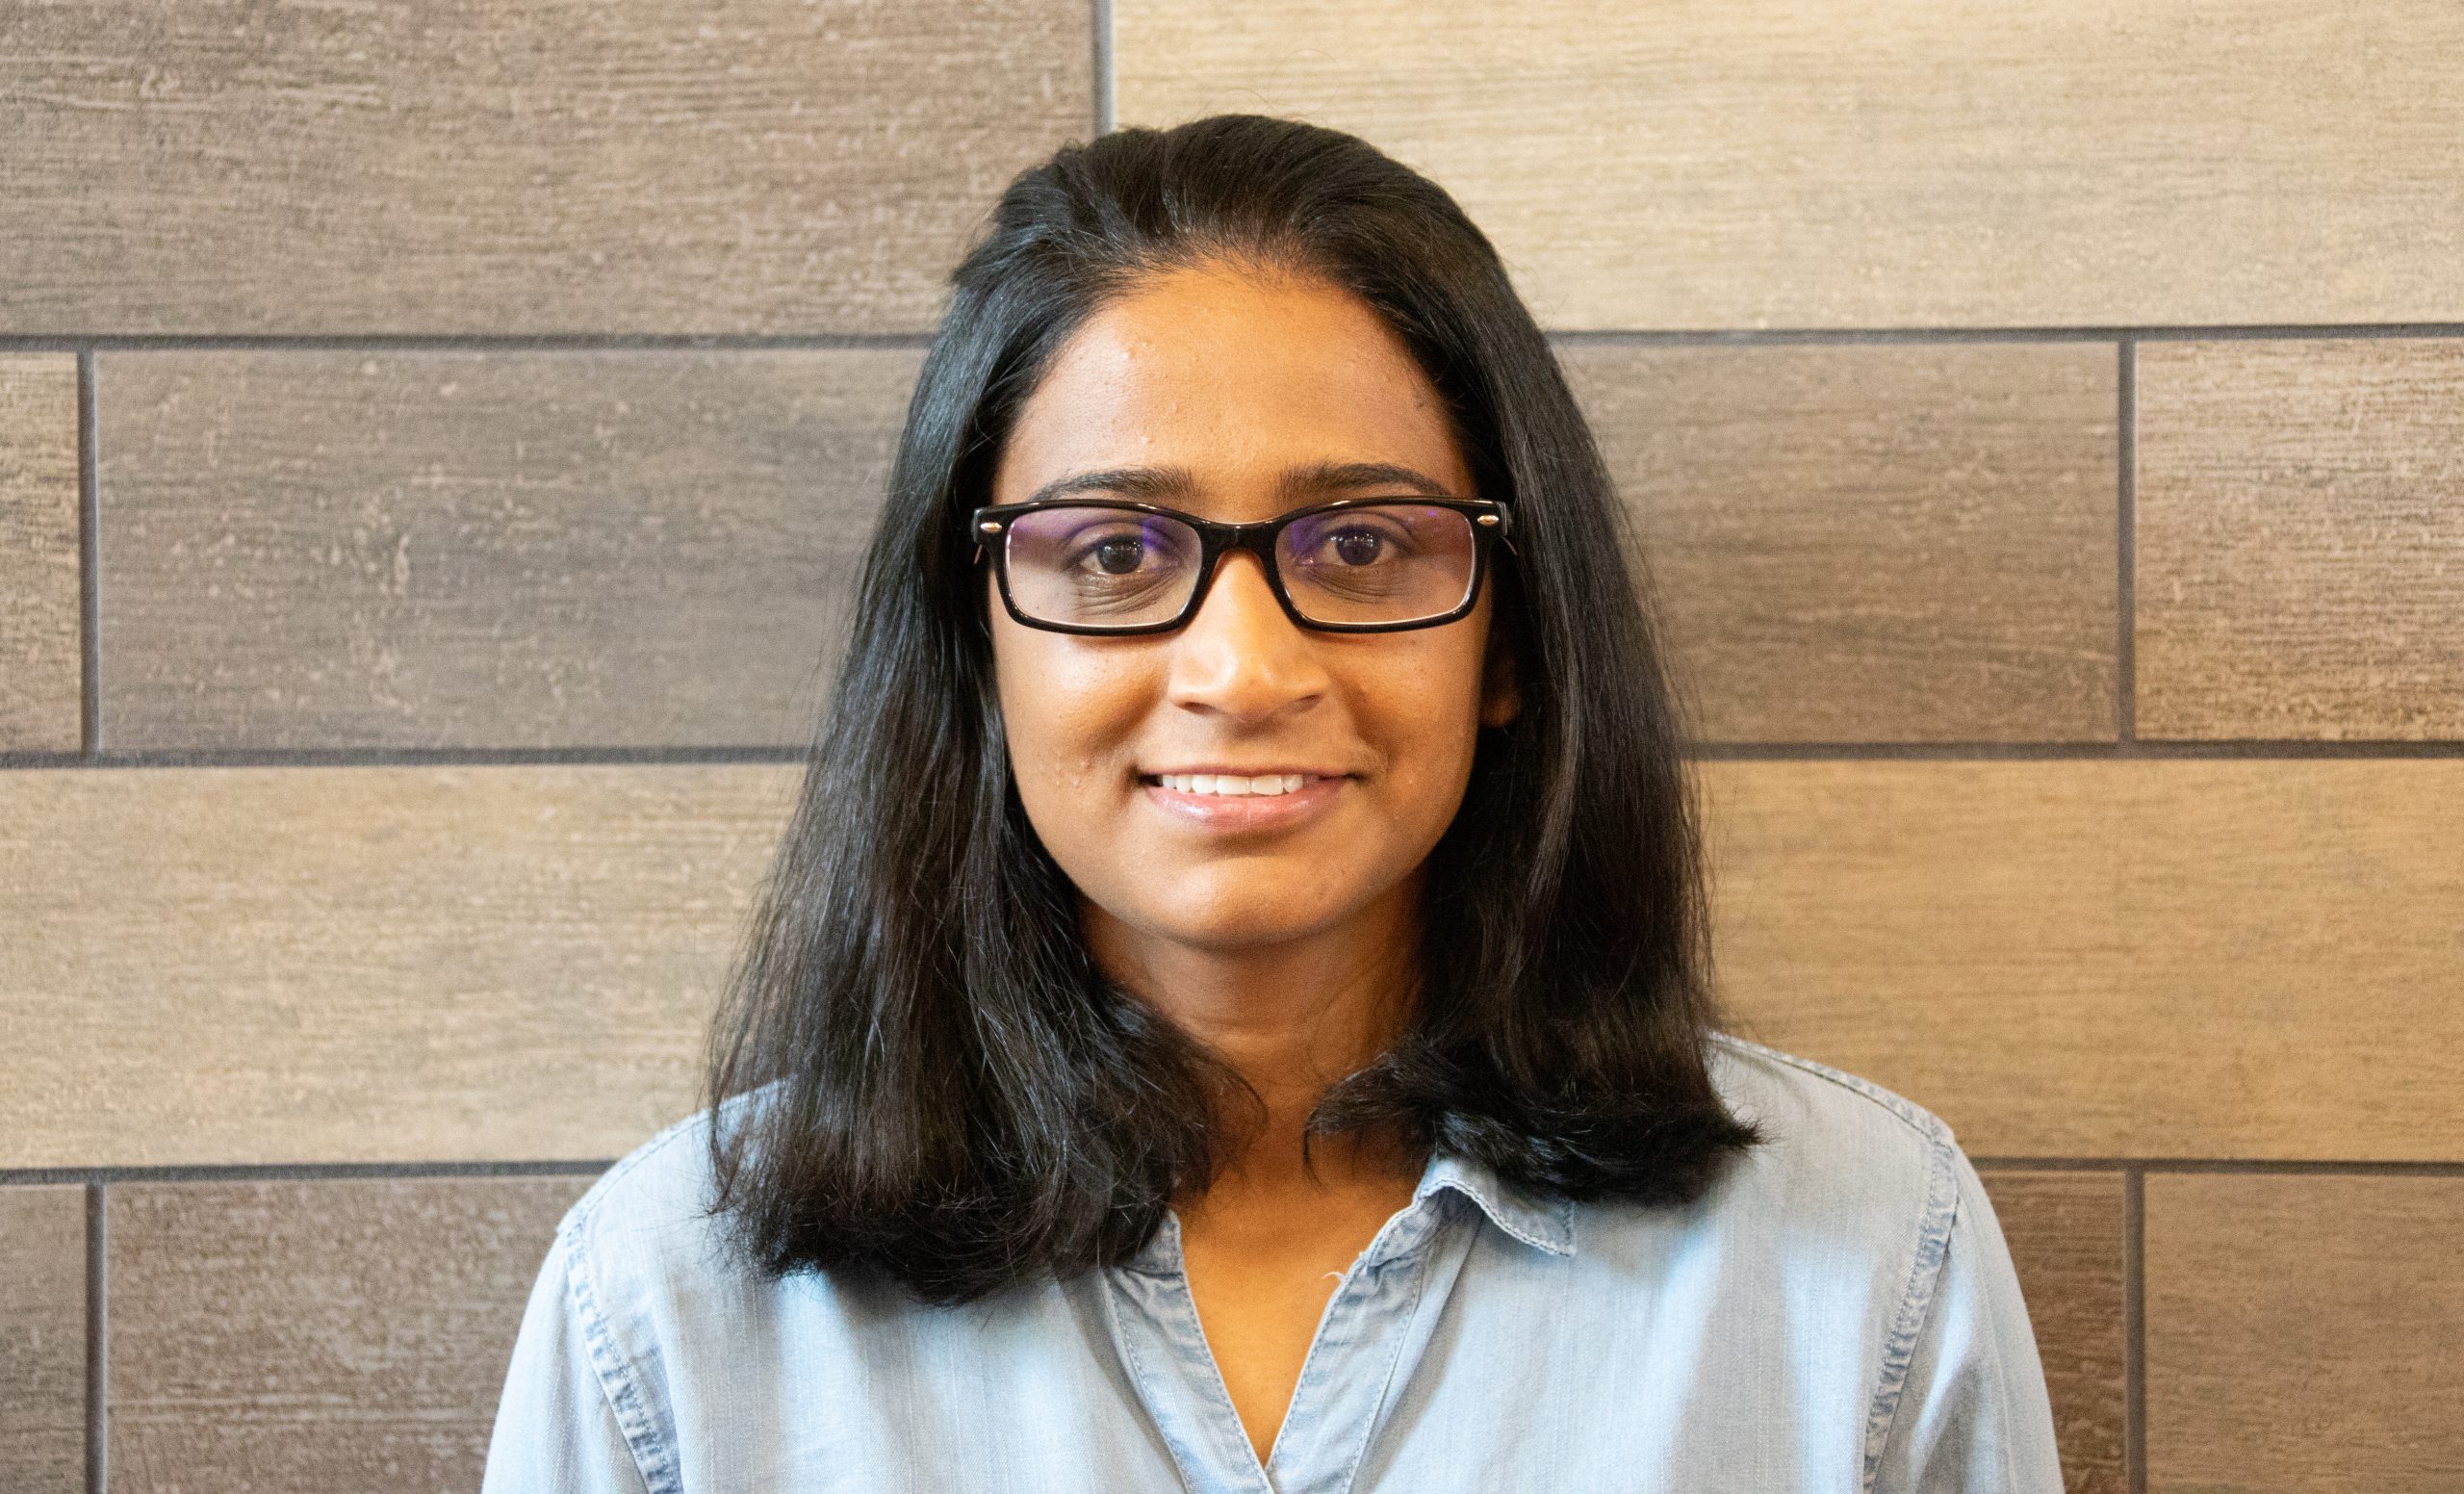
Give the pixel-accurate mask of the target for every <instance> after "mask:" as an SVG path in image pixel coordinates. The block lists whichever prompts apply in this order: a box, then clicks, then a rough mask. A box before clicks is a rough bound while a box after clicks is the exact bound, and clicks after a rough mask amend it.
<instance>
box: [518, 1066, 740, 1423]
mask: <svg viewBox="0 0 2464 1494" xmlns="http://www.w3.org/2000/svg"><path fill="white" fill-rule="evenodd" d="M749 1098H751V1096H747V1095H738V1096H736V1097H735V1098H733V1099H731V1100H730V1101H729V1102H728V1103H727V1104H726V1105H724V1106H722V1107H720V1109H719V1111H718V1112H717V1113H715V1114H714V1113H713V1112H712V1111H709V1110H702V1111H699V1112H696V1113H695V1114H693V1115H691V1116H687V1117H686V1118H684V1119H683V1120H679V1121H677V1122H676V1123H675V1124H673V1125H671V1126H668V1127H667V1128H666V1129H664V1130H662V1131H660V1132H659V1133H658V1134H657V1135H655V1136H653V1137H652V1138H651V1139H650V1140H648V1141H646V1142H644V1143H642V1145H640V1146H636V1147H634V1148H633V1149H632V1150H631V1151H630V1152H628V1153H627V1154H626V1155H625V1156H624V1157H623V1158H621V1159H620V1160H618V1161H617V1163H616V1164H615V1165H614V1166H613V1167H610V1168H609V1169H608V1170H607V1171H606V1172H604V1173H603V1174H601V1176H600V1177H599V1179H598V1181H596V1182H594V1183H593V1184H591V1186H590V1188H589V1190H588V1191H587V1192H585V1193H583V1195H582V1196H581V1197H580V1198H578V1199H576V1200H575V1202H574V1204H573V1206H572V1208H570V1209H569V1210H567V1211H566V1213H565V1216H564V1218H563V1220H562V1221H561V1222H559V1224H558V1225H557V1231H556V1243H557V1249H558V1250H559V1251H560V1252H561V1254H562V1256H563V1260H564V1265H565V1272H566V1278H567V1280H566V1291H567V1295H568V1298H569V1305H570V1308H571V1310H572V1312H573V1314H574V1316H575V1318H576V1320H577V1322H578V1326H579V1327H581V1329H582V1331H583V1333H584V1335H585V1337H586V1338H587V1339H588V1341H589V1342H591V1343H592V1344H593V1345H594V1355H595V1356H602V1357H603V1359H604V1360H605V1364H604V1365H603V1368H604V1369H606V1370H609V1371H612V1372H613V1373H614V1374H615V1375H616V1376H618V1377H619V1378H624V1379H629V1380H631V1381H633V1382H634V1387H635V1389H636V1390H637V1391H638V1392H639V1393H640V1394H641V1395H642V1396H643V1397H644V1398H645V1399H646V1401H648V1402H649V1403H651V1404H657V1403H660V1402H663V1401H664V1400H666V1398H667V1391H668V1390H669V1388H670V1387H669V1386H667V1385H666V1384H665V1383H664V1381H665V1380H666V1379H667V1378H668V1377H669V1375H670V1374H672V1373H674V1372H676V1371H678V1370H680V1368H681V1366H680V1362H679V1360H680V1355H681V1354H683V1353H685V1352H689V1351H690V1350H691V1348H692V1347H693V1345H695V1344H697V1343H699V1342H701V1341H703V1340H705V1339H710V1338H713V1337H714V1336H715V1337H718V1338H724V1337H726V1336H728V1335H729V1334H730V1333H731V1332H732V1331H735V1330H737V1329H739V1328H741V1327H743V1326H744V1325H745V1324H746V1323H747V1322H748V1321H757V1320H758V1319H760V1318H761V1317H762V1316H764V1315H765V1314H766V1313H767V1312H768V1311H769V1310H770V1309H771V1307H772V1306H773V1305H774V1300H775V1298H776V1295H777V1293H778V1291H779V1290H780V1287H779V1283H777V1282H775V1281H770V1280H766V1279H764V1278H763V1277H762V1276H761V1275H760V1274H759V1273H758V1272H757V1270H755V1269H754V1268H753V1267H752V1265H751V1264H750V1263H748V1262H746V1261H744V1260H743V1259H742V1258H741V1256H739V1255H738V1254H737V1253H736V1252H735V1250H734V1249H732V1245H731V1242H730V1240H729V1237H728V1234H727V1231H726V1228H725V1224H726V1221H725V1220H724V1218H723V1217H722V1216H720V1215H719V1214H718V1213H717V1212H716V1208H715V1205H716V1197H717V1194H716V1173H715V1172H714V1169H713V1167H712V1163H711V1156H710V1151H711V1139H712V1132H713V1129H714V1127H716V1126H718V1125H721V1124H732V1123H734V1122H735V1121H736V1120H738V1119H739V1118H740V1111H741V1108H742V1105H743V1103H744V1102H745V1101H746V1100H748V1099H749Z"/></svg>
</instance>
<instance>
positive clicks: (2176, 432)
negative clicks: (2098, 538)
mask: <svg viewBox="0 0 2464 1494" xmlns="http://www.w3.org/2000/svg"><path fill="white" fill-rule="evenodd" d="M2138 357H2139V374H2138V390H2139V405H2138V427H2139V441H2138V461H2139V474H2138V495H2137V517H2138V544H2137V550H2138V558H2137V567H2138V578H2139V583H2138V622H2137V629H2138V694H2139V708H2138V724H2139V734H2141V735H2143V736H2168V737H2207V738H2215V737H2307V738H2318V739H2326V740H2343V739H2349V738H2356V737H2361V738H2371V737H2377V738H2386V737H2395V738H2402V739H2407V740H2422V739H2425V738H2432V737H2444V738H2455V737H2464V502H2458V501H2457V495H2458V494H2459V493H2464V341H2455V340H2450V339H2432V338H2424V339H2385V340H2380V339H2361V338H2339V339H2332V340H2321V341H2315V342H2313V341H2301V342H2259V341H2234V342H2184V343H2147V344H2143V345H2142V346H2141V348H2140V349H2139V354H2138Z"/></svg>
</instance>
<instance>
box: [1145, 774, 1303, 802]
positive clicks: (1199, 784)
mask: <svg viewBox="0 0 2464 1494" xmlns="http://www.w3.org/2000/svg"><path fill="white" fill-rule="evenodd" d="M1161 778H1162V781H1163V785H1164V786H1165V787H1167V788H1169V789H1172V790H1173V791H1175V792H1177V793H1197V794H1224V795H1229V796H1231V797H1233V798H1239V797H1241V796H1243V795H1245V794H1267V795H1270V796H1271V795H1274V794H1288V793H1292V792H1294V791H1295V790H1296V789H1298V788H1299V787H1300V786H1301V785H1303V784H1305V783H1307V782H1309V775H1307V774H1305V773H1266V774H1261V775H1259V776H1258V777H1256V778H1245V777H1243V776H1242V775H1240V774H1237V773H1166V774H1162V775H1161Z"/></svg>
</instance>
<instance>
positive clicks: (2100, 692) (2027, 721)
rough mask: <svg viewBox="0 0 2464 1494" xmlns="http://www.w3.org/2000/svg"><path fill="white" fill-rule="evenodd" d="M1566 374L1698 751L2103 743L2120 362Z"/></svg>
mask: <svg viewBox="0 0 2464 1494" xmlns="http://www.w3.org/2000/svg"><path fill="white" fill-rule="evenodd" d="M1559 357H1560V360H1561V361H1562V362H1563V363H1564V364H1565V365H1566V368H1567V372H1568V374H1569V377H1570V378H1571V380H1572V381H1573V382H1574V384H1575V386H1576V388H1577V390H1578V395H1579V396H1580V398H1581V399H1582V402H1583V406H1584V410H1585V413H1586V415H1587V416H1588V418H1589V419H1590V421H1591V422H1592V425H1593V427H1594V430H1595V432H1596V433H1597V435H1598V436H1599V439H1600V442H1601V445H1602V448H1603V450H1604V454H1605V455H1606V456H1607V458H1608V461H1609V464H1610V467H1611V469H1612V470H1613V471H1614V473H1615V476H1616V477H1617V481H1618V486H1619V489H1620V491H1621V492H1622V493H1623V494H1624V495H1625V498H1626V501H1627V503H1628V506H1629V508H1630V510H1631V511H1632V513H1633V517H1634V520H1635V525H1636V530H1637V536H1638V538H1639V540H1640V542H1641V549H1642V554H1643V559H1644V564H1645V566H1646V567H1647V569H1648V571H1649V573H1650V576H1651V579H1652V582H1653V583H1654V585H1655V588H1656V591H1657V594H1658V597H1659V599H1660V603H1661V611H1662V616H1663V617H1664V619H1665V622H1666V625H1667V629H1666V631H1667V636H1668V638H1669V647H1670V653H1671V655H1672V663H1673V666H1674V667H1675V669H1676V671H1677V673H1678V675H1679V677H1680V680H1681V687H1682V688H1684V689H1685V690H1686V692H1687V693H1688V694H1689V695H1690V696H1691V698H1692V699H1693V701H1694V703H1695V704H1694V715H1695V718H1696V721H1697V727H1696V733H1697V734H1698V736H1700V737H1701V738H1703V739H1707V740H1712V741H1790V742H1803V741H1877V742H1880V741H1888V742H1907V741H2093V740H2105V741H2110V740H2112V739H2113V737H2114V735H2115V714H2114V707H2115V689H2114V681H2115V674H2116V667H2117V666H2116V663H2115V659H2116V653H2117V633H2118V629H2117V626H2116V620H2115V594H2116V588H2117V580H2116V577H2117V555H2116V548H2115V547H2116V540H2115V531H2116V525H2117V515H2118V512H2119V506H2118V502H2117V491H2116V483H2117V461H2118V458H2117V435H2116V421H2117V394H2116V382H2117V361H2118V360H2117V354H2116V351H2115V349H2114V348H2112V347H2110V346H2106V345H2103V344H2094V343H2071V344H2062V343H2051V344H2041V343H2040V344H1952V345H1933V346H1869V347H1856V346H1830V347H1825V346H1812V347H1805V346H1792V347H1763V348H1638V347H1632V346H1620V345H1613V344H1598V343H1575V344H1570V345H1567V346H1564V347H1561V348H1559Z"/></svg>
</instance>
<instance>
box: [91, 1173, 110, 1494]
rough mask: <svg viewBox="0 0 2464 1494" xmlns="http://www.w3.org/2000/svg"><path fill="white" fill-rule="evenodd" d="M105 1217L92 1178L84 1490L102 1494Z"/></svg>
mask: <svg viewBox="0 0 2464 1494" xmlns="http://www.w3.org/2000/svg"><path fill="white" fill-rule="evenodd" d="M109 1217H110V1215H109V1211H108V1210H106V1209H105V1208H104V1185H103V1184H101V1183H95V1184H93V1185H92V1186H90V1187H89V1188H88V1189H87V1190H86V1494H103V1491H104V1489H105V1487H106V1486H107V1484H108V1483H109V1481H110V1473H111V1470H110V1466H109V1458H108V1456H107V1454H108V1452H109V1449H110V1446H111V1443H110V1440H109V1431H110V1428H109V1426H108V1424H107V1422H106V1417H107V1416H108V1415H109V1413H110V1393H111V1336H110V1333H109V1331H108V1328H109V1325H110V1322H111V1315H110V1307H111V1302H110V1276H109V1273H108V1270H107V1268H106V1264H105V1263H106V1261H107V1260H108V1259H109V1255H110V1250H111V1238H110V1234H109V1226H108V1224H107V1221H108V1220H109Z"/></svg>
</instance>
